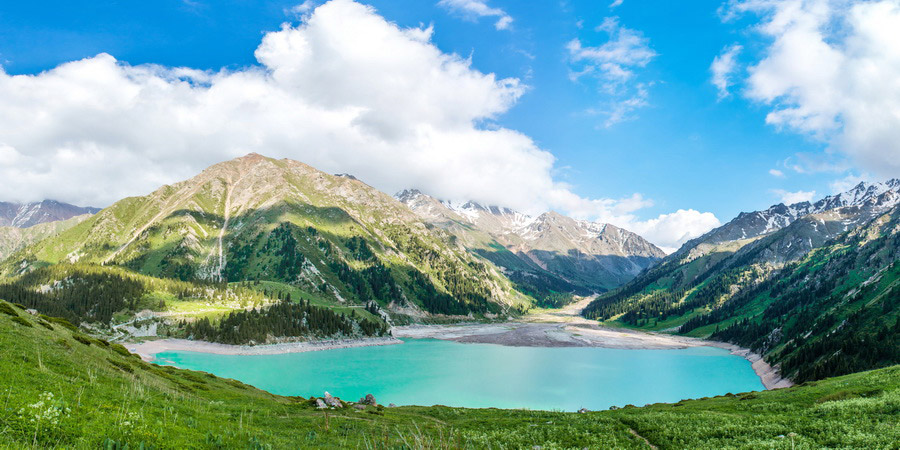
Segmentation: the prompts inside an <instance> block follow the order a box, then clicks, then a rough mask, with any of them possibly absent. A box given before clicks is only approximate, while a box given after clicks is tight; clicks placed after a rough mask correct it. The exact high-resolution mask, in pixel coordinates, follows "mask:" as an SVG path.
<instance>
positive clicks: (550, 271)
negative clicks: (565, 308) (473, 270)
mask: <svg viewBox="0 0 900 450" xmlns="http://www.w3.org/2000/svg"><path fill="white" fill-rule="evenodd" d="M395 198H397V199H398V200H399V201H401V202H403V203H405V204H406V205H407V206H409V207H410V209H412V210H413V211H415V212H416V213H417V214H419V215H420V216H421V217H422V218H423V219H424V220H426V221H428V222H430V223H432V224H433V225H435V226H438V227H442V228H444V229H446V230H448V231H449V232H451V233H453V234H454V235H455V236H457V237H458V238H459V239H460V240H462V241H463V243H464V245H466V246H468V247H469V248H470V249H472V250H473V251H475V252H476V253H479V254H481V255H482V256H485V257H486V258H488V259H490V260H491V261H493V262H495V263H496V264H498V265H500V266H502V267H505V268H506V269H508V270H510V271H517V270H523V271H525V272H527V273H529V274H535V275H536V274H540V275H544V276H546V275H549V276H552V277H556V278H558V279H559V280H562V281H563V282H565V283H570V284H571V285H573V286H574V287H577V288H579V289H580V290H581V292H597V291H605V290H609V289H612V288H615V287H617V286H619V285H621V284H622V283H624V282H626V281H628V280H630V279H631V278H633V277H634V276H635V275H637V274H638V273H640V272H641V271H642V270H644V269H645V268H647V267H649V266H651V265H652V264H654V263H655V262H656V261H657V260H659V259H661V258H662V257H664V256H665V253H664V252H663V251H662V250H660V249H659V248H658V247H656V246H655V245H653V244H651V243H650V242H647V241H646V240H645V239H643V238H642V237H640V236H638V235H637V234H635V233H632V232H630V231H627V230H624V229H621V228H618V227H616V226H614V225H611V224H602V223H595V222H588V221H582V220H576V219H572V218H570V217H567V216H564V215H561V214H559V213H557V212H555V211H549V212H545V213H542V214H540V215H537V216H529V215H526V214H522V213H519V212H517V211H515V210H513V209H510V208H505V207H499V206H483V205H480V204H478V203H476V202H472V201H468V202H463V203H454V202H450V201H441V200H439V199H436V198H434V197H431V196H429V195H427V194H425V193H423V192H421V191H419V190H415V189H407V190H404V191H401V192H399V193H397V194H396V195H395ZM499 248H502V249H503V253H502V254H501V252H500V251H499V250H498V249H499ZM506 252H508V253H509V254H506ZM510 255H512V256H510ZM511 258H515V260H512V259H511Z"/></svg>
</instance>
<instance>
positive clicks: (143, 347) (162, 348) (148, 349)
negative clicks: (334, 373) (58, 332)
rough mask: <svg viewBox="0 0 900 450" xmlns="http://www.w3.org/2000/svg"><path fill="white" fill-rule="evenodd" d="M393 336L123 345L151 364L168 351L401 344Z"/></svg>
mask: <svg viewBox="0 0 900 450" xmlns="http://www.w3.org/2000/svg"><path fill="white" fill-rule="evenodd" d="M402 343H403V341H401V340H399V339H396V338H393V337H381V338H365V339H337V340H328V341H308V342H285V343H279V344H266V345H229V344H219V343H215V342H206V341H192V340H188V339H157V340H153V341H146V342H141V343H133V344H127V343H126V344H124V345H125V348H127V349H128V350H129V351H131V352H132V353H136V354H137V355H139V356H140V357H141V358H142V359H143V360H145V361H153V360H154V359H156V355H157V354H159V353H163V352H167V351H187V352H199V353H213V354H217V355H277V354H282V353H303V352H315V351H320V350H335V349H339V348H355V347H371V346H376V345H394V344H402Z"/></svg>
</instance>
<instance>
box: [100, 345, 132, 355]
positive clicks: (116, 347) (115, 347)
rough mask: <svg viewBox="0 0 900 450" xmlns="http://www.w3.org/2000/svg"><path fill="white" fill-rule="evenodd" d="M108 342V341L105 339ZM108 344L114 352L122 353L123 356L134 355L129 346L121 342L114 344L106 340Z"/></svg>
mask: <svg viewBox="0 0 900 450" xmlns="http://www.w3.org/2000/svg"><path fill="white" fill-rule="evenodd" d="M103 342H106V341H103ZM106 345H107V346H109V347H110V348H111V349H112V350H113V351H114V352H116V353H118V354H120V355H122V356H133V353H131V352H129V351H128V349H127V348H125V347H123V346H122V345H121V344H112V345H110V343H109V342H106Z"/></svg>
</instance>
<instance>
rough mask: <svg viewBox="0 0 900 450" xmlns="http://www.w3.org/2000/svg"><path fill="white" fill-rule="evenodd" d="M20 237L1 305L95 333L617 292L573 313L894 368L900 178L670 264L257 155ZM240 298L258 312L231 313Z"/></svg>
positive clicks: (782, 352)
mask: <svg viewBox="0 0 900 450" xmlns="http://www.w3.org/2000/svg"><path fill="white" fill-rule="evenodd" d="M23 217H25V216H23ZM34 217H36V216H35V215H34V214H32V215H31V216H29V219H28V220H32V218H34ZM45 217H49V216H45ZM26 222H27V221H25V222H21V221H20V223H26ZM16 230H18V229H15V230H13V229H0V231H2V232H5V233H8V234H9V235H10V236H14V238H13V239H19V240H20V241H27V242H25V243H20V244H17V247H15V248H12V247H10V250H6V251H7V252H12V254H11V255H10V256H9V257H7V258H6V259H5V260H3V261H2V262H0V276H2V277H4V279H3V282H2V283H0V294H3V295H5V296H6V297H7V298H9V299H11V300H13V301H17V302H20V303H23V304H26V306H29V307H33V306H38V305H43V306H42V307H44V308H51V309H53V310H54V312H55V313H57V314H59V315H63V316H65V317H68V318H71V319H72V320H76V319H77V320H86V321H88V322H90V321H92V320H95V321H96V320H99V319H98V318H102V320H101V322H103V321H106V322H108V321H109V320H110V319H111V318H113V317H125V318H127V317H128V314H125V313H123V311H130V313H129V314H136V313H137V311H139V310H141V309H142V308H143V309H150V310H152V311H154V312H155V313H154V314H156V313H160V314H164V315H171V314H173V309H172V308H175V310H184V309H185V308H188V309H193V310H200V311H203V309H202V306H201V305H202V304H207V303H209V302H210V301H212V300H210V299H211V298H215V299H216V300H215V302H218V303H217V305H218V307H219V308H221V310H220V311H219V313H218V314H226V315H227V317H228V318H229V319H228V320H227V321H226V320H222V321H220V323H222V324H227V323H238V325H234V326H231V325H229V326H227V327H226V328H221V327H219V328H217V327H218V326H219V325H217V324H216V323H211V322H209V321H208V320H206V319H204V318H202V316H196V315H195V316H191V317H186V320H187V321H186V322H180V323H177V324H173V322H172V321H171V320H170V321H168V322H166V323H165V324H164V325H165V326H166V327H169V328H168V329H169V331H168V332H171V333H175V334H176V335H182V336H184V337H191V335H193V336H194V337H197V336H201V337H202V336H207V338H208V339H218V340H220V341H228V342H232V343H242V342H269V341H271V340H272V339H276V340H277V339H278V338H279V336H278V335H273V334H272V330H270V329H269V328H267V325H266V323H270V322H271V323H276V322H277V321H278V320H281V319H279V318H277V317H275V315H271V314H268V313H265V312H260V311H262V309H265V310H266V311H270V310H271V311H276V309H273V308H272V305H278V308H280V309H277V310H278V311H282V310H283V311H285V314H294V315H297V316H296V317H301V318H302V320H304V321H306V320H313V319H315V323H312V322H305V323H309V324H310V325H314V328H315V329H316V330H319V331H318V332H321V333H325V334H323V337H327V336H334V333H337V334H338V335H341V336H358V335H380V334H382V333H384V332H385V330H386V326H387V325H390V324H397V323H409V322H410V321H434V320H460V319H461V318H466V319H467V320H468V319H493V318H496V317H508V316H515V315H518V314H520V313H521V312H524V311H526V310H528V309H530V308H531V307H532V306H535V305H537V306H544V307H558V306H561V305H562V304H565V303H568V302H570V301H571V300H572V296H573V294H590V293H598V292H605V291H608V292H605V293H603V294H601V295H600V296H599V297H598V298H597V299H596V300H594V301H593V302H591V303H590V304H589V305H588V306H587V307H586V308H585V309H584V310H583V312H582V313H583V315H585V316H586V317H588V318H592V319H598V320H600V321H602V322H605V323H608V324H616V325H617V326H626V327H633V328H639V329H645V330H653V331H665V332H674V333H682V334H688V335H692V336H698V337H709V338H713V339H720V340H726V341H729V342H732V343H735V344H739V345H741V346H744V347H749V348H751V349H752V350H754V351H756V352H758V353H760V354H762V355H763V356H764V358H765V359H766V360H767V361H769V362H770V363H772V364H774V365H776V367H781V369H782V371H783V375H785V376H786V377H788V378H791V379H793V380H795V381H804V380H812V379H818V378H822V377H827V376H832V375H839V374H843V373H849V372H852V371H858V370H864V369H870V368H877V367H882V366H885V365H888V364H892V363H894V362H896V361H898V360H900V355H898V354H897V352H898V349H900V343H898V336H900V318H898V308H897V304H898V299H900V266H898V265H897V264H896V261H897V260H898V259H900V181H898V180H890V181H887V182H884V183H871V184H869V183H861V184H859V185H858V186H856V187H854V188H853V189H851V190H849V191H847V192H844V193H841V194H837V195H833V196H829V197H826V198H824V199H822V200H819V201H817V202H814V203H810V202H802V203H796V204H792V205H783V204H779V205H774V206H772V207H770V208H768V209H766V210H763V211H756V212H750V213H741V214H740V215H738V216H737V217H736V218H734V219H733V220H731V221H729V222H728V223H726V224H725V225H723V226H721V227H719V228H717V229H714V230H712V231H710V232H708V233H706V234H705V235H703V236H701V237H699V238H697V239H694V240H691V241H689V242H687V243H686V244H685V245H684V246H683V247H682V248H680V249H679V250H678V251H676V252H675V253H673V254H671V255H668V256H666V255H665V254H664V253H663V252H662V251H661V250H660V249H659V248H657V247H655V246H654V245H653V244H651V243H649V242H647V241H646V240H644V239H643V238H641V237H640V236H638V235H636V234H634V233H631V232H628V231H626V230H623V229H621V228H618V227H615V226H613V225H609V224H600V223H593V222H586V221H579V220H575V219H572V218H569V217H565V216H562V215H560V214H557V213H555V212H547V213H544V214H540V215H538V216H528V215H525V214H521V213H519V212H516V211H514V210H511V209H508V208H502V207H495V206H483V205H480V204H478V203H475V202H463V203H454V202H449V201H441V200H439V199H437V198H435V197H432V196H429V195H427V194H425V193H422V192H419V191H416V190H406V191H403V192H401V193H399V194H397V195H396V196H395V197H392V196H390V195H387V194H385V193H382V192H381V191H378V190H377V189H374V188H372V187H371V186H368V185H366V184H365V183H364V182H362V181H360V180H357V179H356V178H355V177H352V176H349V175H346V174H341V175H329V174H326V173H324V172H321V171H319V170H316V169H314V168H312V167H310V166H308V165H305V164H303V163H300V162H297V161H292V160H287V159H284V160H275V159H271V158H266V157H263V156H261V155H257V154H250V155H247V156H245V157H241V158H237V159H234V160H231V161H226V162H223V163H219V164H216V165H214V166H211V167H209V168H208V169H206V170H204V171H203V172H201V173H200V174H198V175H197V176H195V177H193V178H191V179H188V180H185V181H182V182H179V183H175V184H173V185H167V186H163V187H161V188H159V189H157V190H156V191H154V192H153V193H151V194H149V195H146V196H142V197H131V198H126V199H123V200H120V201H118V202H116V203H115V204H113V205H112V206H110V207H108V208H106V209H104V210H102V211H100V212H98V213H96V214H94V215H86V216H77V217H72V218H70V219H68V221H59V222H49V223H46V224H43V225H38V226H36V227H31V228H28V229H25V230H23V231H22V232H25V231H29V230H30V231H29V232H33V233H34V235H33V236H24V235H22V234H18V235H16V234H15V233H13V231H16ZM0 236H3V234H2V233H0ZM15 236H17V237H15ZM26 244H27V245H26ZM20 247H21V248H20ZM92 298H95V299H101V298H102V302H100V303H97V304H91V303H90V302H91V299H92ZM126 299H127V301H126ZM286 299H293V300H294V301H295V302H300V303H299V304H298V305H297V306H290V305H285V304H280V303H279V302H283V301H284V300H286ZM98 301H99V300H98ZM185 303H189V304H190V305H186V304H185ZM250 307H256V308H262V309H260V310H256V312H246V313H245V312H241V311H244V310H246V308H250ZM123 308H124V309H123ZM316 308H326V309H328V310H330V311H329V312H328V314H331V315H328V314H326V313H325V312H323V311H320V310H318V309H316ZM223 311H224V312H223ZM229 311H231V312H230V313H229ZM122 314H124V316H123V315H122ZM178 314H180V313H178ZM160 317H163V316H160ZM166 317H168V316H166ZM282 319H283V318H282ZM197 320H200V322H197ZM204 320H206V321H204ZM286 320H287V322H285V325H283V327H286V328H291V327H294V325H291V324H296V322H294V321H292V320H293V319H289V318H288V319H286ZM298 320H300V319H298ZM240 323H243V324H244V325H240ZM223 326H225V325H223ZM312 329H313V328H308V327H307V328H302V329H294V330H293V331H291V332H292V333H300V334H302V333H304V332H307V331H309V330H312ZM235 330H243V331H240V332H236V331H235ZM304 330H307V331H304ZM178 333H181V334H178ZM291 336H297V334H292V335H291Z"/></svg>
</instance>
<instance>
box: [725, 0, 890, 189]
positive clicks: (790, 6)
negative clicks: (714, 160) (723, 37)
mask: <svg viewBox="0 0 900 450" xmlns="http://www.w3.org/2000/svg"><path fill="white" fill-rule="evenodd" d="M747 13H753V14H757V15H759V16H760V17H761V18H762V22H761V23H760V24H759V25H758V27H757V28H756V29H757V30H758V31H759V32H760V33H761V34H762V35H763V36H764V37H765V38H766V43H767V47H766V48H765V50H764V52H763V57H762V59H761V60H760V61H758V63H757V64H755V65H754V66H752V67H751V68H750V69H749V72H750V76H749V78H748V79H747V84H748V87H749V89H748V91H747V95H748V96H749V97H750V98H751V99H754V100H757V101H759V102H762V103H765V104H768V105H770V106H771V108H772V111H771V112H770V113H769V114H768V116H767V118H766V121H767V122H768V123H770V124H772V125H774V126H777V127H783V128H786V129H792V130H795V131H798V132H800V133H804V134H808V135H812V136H815V137H817V138H819V139H823V140H825V141H826V142H828V143H829V144H830V145H831V148H832V149H833V150H835V151H838V152H841V153H842V154H844V155H847V156H849V157H850V158H851V159H852V160H853V161H854V162H855V163H856V164H857V165H858V166H859V167H861V168H863V169H865V170H871V171H873V172H875V173H878V174H881V175H884V176H896V175H897V174H898V173H900V83H898V82H897V79H898V77H897V74H898V73H900V39H898V38H897V30H900V1H897V0H872V1H865V2H860V1H850V0H743V1H741V0H732V1H731V2H730V3H729V4H728V5H727V7H726V8H725V13H724V16H725V18H726V19H731V18H734V17H737V16H740V15H742V14H747Z"/></svg>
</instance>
